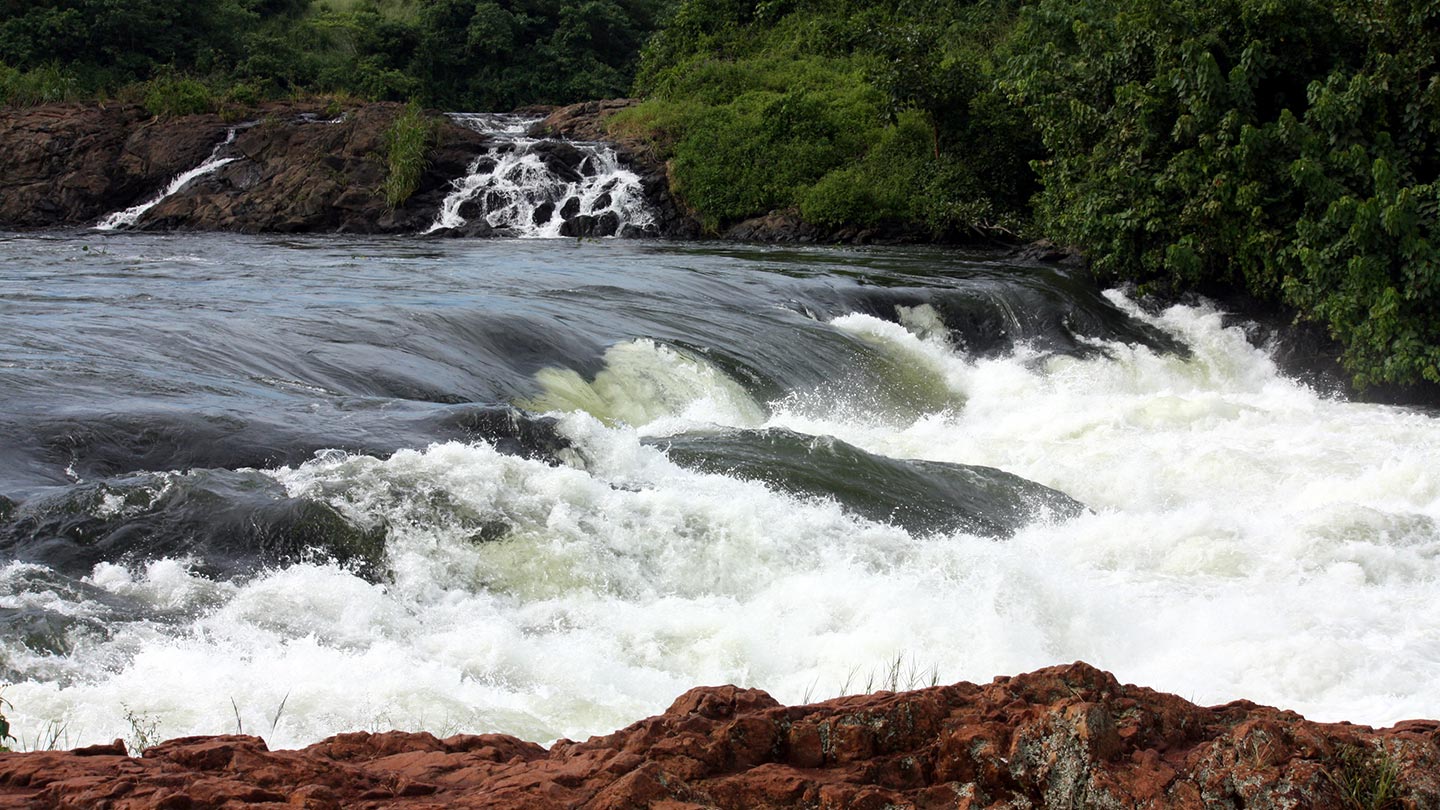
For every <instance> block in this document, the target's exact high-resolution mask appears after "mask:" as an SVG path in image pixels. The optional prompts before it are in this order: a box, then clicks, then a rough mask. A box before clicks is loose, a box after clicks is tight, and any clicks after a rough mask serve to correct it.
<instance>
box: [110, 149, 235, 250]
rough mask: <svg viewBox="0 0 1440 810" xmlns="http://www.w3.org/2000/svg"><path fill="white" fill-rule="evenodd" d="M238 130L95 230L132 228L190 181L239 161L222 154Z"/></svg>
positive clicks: (112, 215) (111, 215)
mask: <svg viewBox="0 0 1440 810" xmlns="http://www.w3.org/2000/svg"><path fill="white" fill-rule="evenodd" d="M240 129H241V127H231V128H230V131H229V132H227V133H226V134H225V140H223V141H221V142H220V143H217V144H215V148H214V149H212V150H210V156H209V157H207V158H205V161H204V162H203V163H201V164H200V165H199V166H196V167H195V168H193V169H190V170H189V171H187V172H182V173H181V174H179V175H176V177H175V179H174V180H171V181H170V184H169V185H167V186H166V187H165V189H164V190H163V191H161V192H160V193H159V194H156V195H155V196H154V197H151V198H150V199H148V200H146V201H145V202H143V203H140V204H139V205H133V206H131V207H129V208H126V209H125V210H124V211H116V212H115V213H113V214H110V215H108V216H106V217H105V218H104V219H102V220H100V222H98V223H97V224H96V225H95V228H96V230H101V231H113V230H115V229H116V228H132V227H134V226H135V223H136V222H139V221H140V217H141V216H143V215H144V213H145V212H146V211H149V210H150V209H151V208H154V207H155V206H157V205H159V204H160V203H161V202H163V201H164V200H166V199H167V198H169V197H171V196H173V195H175V194H177V193H179V192H180V190H181V189H183V188H185V187H186V186H188V185H189V184H190V182H191V181H192V180H194V179H196V178H198V177H204V176H205V175H207V174H210V173H211V172H213V171H215V170H217V169H219V168H220V167H221V166H224V165H226V164H227V163H233V162H235V161H237V160H239V159H240V158H239V157H238V156H232V157H225V156H224V154H225V152H226V151H227V150H226V148H225V147H227V146H229V145H230V144H232V143H234V142H235V133H236V132H238V131H239V130H240Z"/></svg>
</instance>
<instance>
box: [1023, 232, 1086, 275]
mask: <svg viewBox="0 0 1440 810" xmlns="http://www.w3.org/2000/svg"><path fill="white" fill-rule="evenodd" d="M1014 258H1016V259H1019V260H1021V261H1029V262H1037V263H1040V264H1053V265H1058V266H1060V267H1064V268H1066V269H1071V270H1078V269H1082V268H1084V267H1085V264H1086V262H1085V255H1084V254H1082V253H1081V252H1080V251H1079V250H1078V249H1076V248H1073V247H1066V246H1064V245H1058V244H1056V243H1054V242H1052V241H1050V240H1049V239H1040V240H1037V241H1034V242H1031V243H1030V244H1028V245H1024V246H1023V247H1021V248H1019V249H1018V250H1016V251H1015V253H1014Z"/></svg>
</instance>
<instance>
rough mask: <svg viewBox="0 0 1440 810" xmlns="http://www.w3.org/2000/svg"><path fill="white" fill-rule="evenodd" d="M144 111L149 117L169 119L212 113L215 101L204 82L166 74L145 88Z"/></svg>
mask: <svg viewBox="0 0 1440 810" xmlns="http://www.w3.org/2000/svg"><path fill="white" fill-rule="evenodd" d="M143 103H144V105H145V109H146V110H147V111H149V113H150V114H151V115H155V116H160V117H167V118H168V117H171V116H177V115H195V114H198V113H207V112H214V111H215V107H216V99H215V96H214V94H212V93H211V92H210V88H209V87H207V86H205V83H204V82H201V81H199V80H197V79H193V78H190V77H189V76H180V75H177V74H174V73H166V74H163V75H161V76H157V77H156V78H154V79H152V80H150V81H149V82H148V83H147V84H146V86H145V100H144V102H143Z"/></svg>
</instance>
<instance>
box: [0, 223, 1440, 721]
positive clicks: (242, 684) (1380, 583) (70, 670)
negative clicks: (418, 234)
mask: <svg viewBox="0 0 1440 810" xmlns="http://www.w3.org/2000/svg"><path fill="white" fill-rule="evenodd" d="M1226 324H1227V322H1226V320H1225V319H1224V318H1223V316H1222V314H1221V313H1220V312H1218V311H1217V310H1215V309H1214V308H1213V307H1210V306H1205V305H1195V306H1175V307H1170V308H1168V309H1163V310H1156V311H1149V310H1147V309H1146V308H1142V307H1141V306H1140V305H1139V304H1137V302H1136V301H1133V300H1131V299H1130V298H1128V297H1127V296H1126V295H1124V294H1122V293H1121V292H1118V291H1105V292H1100V291H1097V290H1094V289H1092V288H1091V287H1090V286H1088V285H1087V284H1086V283H1085V282H1084V281H1083V280H1082V279H1079V278H1076V277H1072V276H1071V275H1068V274H1067V273H1066V272H1065V271H1062V270H1058V269H1055V268H1052V267H1046V266H1039V265H1026V264H1017V263H1015V262H1013V261H1007V260H1005V259H1003V258H1001V257H997V256H991V255H985V254H966V253H963V252H956V251H953V250H941V249H930V248H870V249H864V248H853V249H842V248H766V247H748V246H736V245H724V244H685V243H664V242H649V241H641V240H601V241H589V240H587V241H577V240H524V239H497V240H443V239H427V238H415V237H406V238H385V239H379V238H350V237H308V238H282V237H248V236H236V235H215V234H171V235H155V234H139V233H123V232H116V233H100V232H94V231H87V232H73V233H56V234H44V235H8V236H5V235H0V495H3V496H5V499H6V500H4V501H0V680H3V681H6V682H8V683H9V686H8V687H6V688H5V689H4V691H3V697H4V698H5V699H6V700H8V701H9V702H10V704H11V706H10V707H9V708H8V709H7V710H6V713H7V714H8V716H9V718H10V720H11V723H12V726H13V728H14V732H15V734H16V736H17V737H19V738H20V739H19V743H20V745H21V747H35V746H37V745H45V744H55V745H70V746H74V745H79V744H82V743H89V742H95V741H108V740H110V739H112V738H114V737H129V738H132V739H134V738H135V737H136V736H137V735H140V736H146V737H148V738H150V739H157V738H160V737H173V736H179V735H188V734H215V733H228V732H234V731H237V730H243V731H245V732H247V733H256V734H260V735H262V736H264V737H265V738H266V739H267V741H268V742H269V743H270V745H271V746H272V747H293V746H297V745H304V744H308V743H310V742H313V741H316V740H318V739H320V738H322V737H324V736H326V735H329V734H333V733H337V732H341V731H349V730H356V729H370V730H383V729H390V728H402V729H426V730H430V731H433V732H435V733H437V734H440V735H444V734H449V733H454V732H459V731H465V732H492V731H498V732H506V733H511V734H516V735H519V736H521V737H525V738H528V739H532V740H536V741H540V742H548V741H551V740H554V739H557V738H561V737H570V738H583V737H585V736H587V735H590V734H594V733H605V732H608V731H610V730H613V729H615V728H618V727H620V726H623V725H626V724H628V723H630V722H632V721H634V720H636V719H639V718H641V717H644V716H646V715H650V714H654V713H657V712H659V711H661V710H663V709H664V708H665V707H666V706H667V705H668V704H669V702H670V701H671V700H672V699H673V698H674V697H675V696H677V695H678V694H679V693H681V692H682V691H684V690H685V689H687V688H689V687H691V686H694V685H698V684H717V683H736V684H741V685H745V686H754V687H760V688H763V689H766V690H769V691H771V692H772V693H773V694H774V695H775V696H776V697H777V698H778V699H780V700H782V701H784V702H799V701H802V700H806V699H812V700H815V699H821V698H825V697H830V696H834V695H836V694H839V693H842V692H854V691H860V690H863V689H866V688H877V687H879V686H892V685H893V686H899V687H902V688H903V687H907V686H924V685H929V684H930V683H931V682H935V681H939V682H952V681H956V680H961V679H965V680H980V681H987V680H989V679H990V678H991V677H993V676H995V675H1000V674H1013V673H1017V672H1021V671H1026V670H1030V669H1034V668H1037V667H1041V666H1045V665H1049V664H1054V663H1064V662H1070V661H1073V660H1077V659H1080V660H1085V661H1087V662H1089V663H1091V664H1094V665H1096V666H1099V667H1102V668H1105V669H1108V670H1111V671H1113V672H1114V673H1116V675H1117V676H1118V677H1119V678H1120V679H1121V680H1122V681H1125V682H1132V683H1140V684H1143V685H1146V686H1150V687H1154V688H1158V689H1163V690H1166V691H1171V692H1175V693H1177V694H1180V695H1181V696H1183V697H1186V698H1189V699H1192V700H1195V701H1197V702H1200V703H1204V704H1213V703H1219V702H1224V701H1229V700H1233V699H1237V698H1247V699H1251V700H1255V701H1258V702H1261V703H1267V704H1273V705H1278V706H1281V707H1284V708H1289V709H1294V710H1296V711H1299V712H1301V713H1302V714H1305V715H1306V716H1307V717H1310V718H1311V719H1317V720H1342V719H1343V720H1352V721H1357V722H1364V723H1370V724H1387V723H1391V722H1394V721H1397V720H1400V719H1403V718H1409V717H1419V716H1424V717H1440V599H1437V598H1436V593H1437V591H1436V588H1437V580H1440V527H1437V520H1440V464H1437V463H1436V462H1437V460H1440V421H1437V418H1436V416H1435V415H1433V414H1429V413H1425V412H1422V411H1416V410H1407V409H1401V408H1395V407H1386V406H1379V405H1369V404H1358V403H1351V402H1346V401H1343V400H1340V399H1337V398H1334V397H1329V396H1325V395H1322V394H1319V393H1317V392H1315V391H1312V390H1311V389H1309V388H1307V387H1305V386H1304V385H1302V384H1300V383H1298V382H1295V381H1292V380H1290V379H1287V378H1286V377H1284V376H1282V375H1281V374H1280V373H1279V372H1278V371H1277V369H1276V367H1275V364H1274V363H1273V362H1272V361H1271V359H1270V357H1269V355H1268V354H1267V352H1266V351H1265V350H1264V349H1263V348H1256V347H1253V346H1251V345H1250V344H1249V343H1247V341H1246V339H1245V335H1244V332H1243V331H1242V329H1240V328H1238V327H1237V326H1233V325H1232V326H1228V327H1227V325H1226Z"/></svg>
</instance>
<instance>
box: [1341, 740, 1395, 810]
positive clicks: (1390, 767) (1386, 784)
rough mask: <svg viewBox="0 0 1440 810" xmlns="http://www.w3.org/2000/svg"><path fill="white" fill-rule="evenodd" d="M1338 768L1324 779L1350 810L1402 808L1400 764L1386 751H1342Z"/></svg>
mask: <svg viewBox="0 0 1440 810" xmlns="http://www.w3.org/2000/svg"><path fill="white" fill-rule="evenodd" d="M1339 760H1340V762H1339V767H1338V768H1332V769H1330V770H1327V771H1326V772H1325V776H1326V777H1327V778H1328V779H1329V780H1330V783H1331V784H1332V785H1334V786H1335V789H1336V790H1338V791H1340V798H1341V800H1342V801H1343V802H1344V806H1345V807H1346V808H1349V810H1391V809H1392V808H1397V807H1399V806H1400V797H1399V795H1398V790H1399V787H1400V763H1399V762H1397V761H1396V760H1395V758H1394V757H1393V756H1391V755H1390V752H1389V751H1386V750H1385V749H1384V748H1380V749H1378V750H1374V751H1372V750H1370V749H1368V748H1365V747H1364V746H1360V745H1347V746H1345V747H1344V748H1342V749H1340V755H1339Z"/></svg>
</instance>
